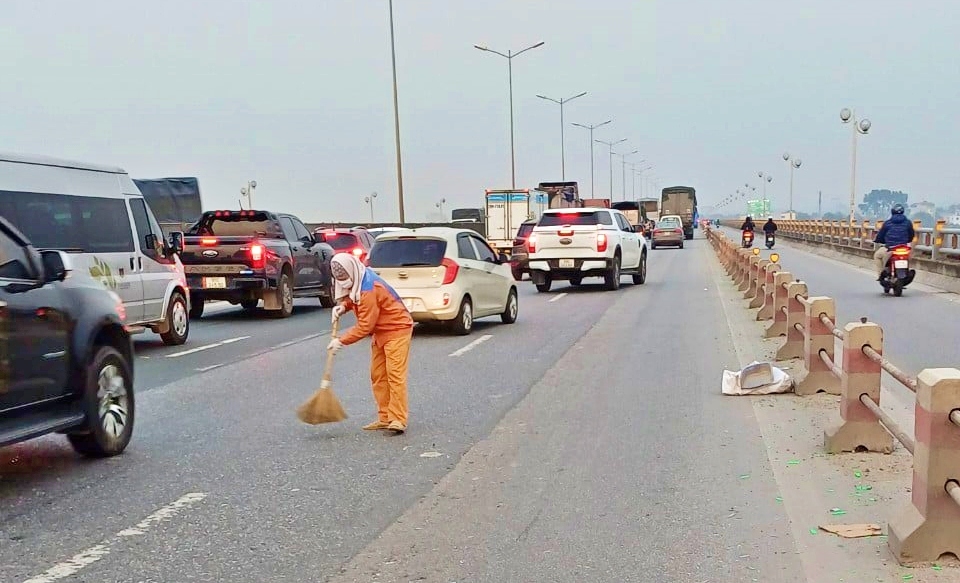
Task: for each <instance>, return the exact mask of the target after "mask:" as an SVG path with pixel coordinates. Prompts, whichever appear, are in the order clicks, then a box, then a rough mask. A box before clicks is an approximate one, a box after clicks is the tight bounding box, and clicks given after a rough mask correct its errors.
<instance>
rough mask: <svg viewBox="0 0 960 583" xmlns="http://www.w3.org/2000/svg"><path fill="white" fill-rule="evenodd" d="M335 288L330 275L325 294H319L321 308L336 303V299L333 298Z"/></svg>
mask: <svg viewBox="0 0 960 583" xmlns="http://www.w3.org/2000/svg"><path fill="white" fill-rule="evenodd" d="M336 291H337V288H336V285H335V284H334V283H333V276H332V275H331V276H330V284H329V285H327V295H326V296H320V307H321V308H332V307H334V306H335V305H337V300H335V299H333V296H334V294H335V293H336Z"/></svg>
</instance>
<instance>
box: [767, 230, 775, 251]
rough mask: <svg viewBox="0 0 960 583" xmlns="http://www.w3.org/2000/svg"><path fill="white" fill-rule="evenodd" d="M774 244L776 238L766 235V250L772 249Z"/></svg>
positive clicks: (771, 234) (770, 234)
mask: <svg viewBox="0 0 960 583" xmlns="http://www.w3.org/2000/svg"><path fill="white" fill-rule="evenodd" d="M776 243H777V241H776V236H774V234H773V233H767V249H773V246H774V245H775V244H776Z"/></svg>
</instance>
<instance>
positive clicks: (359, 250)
mask: <svg viewBox="0 0 960 583" xmlns="http://www.w3.org/2000/svg"><path fill="white" fill-rule="evenodd" d="M351 253H353V256H354V257H357V258H360V257H363V247H354V248H353V251H351Z"/></svg>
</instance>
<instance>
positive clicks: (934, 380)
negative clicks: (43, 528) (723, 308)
mask: <svg viewBox="0 0 960 583" xmlns="http://www.w3.org/2000/svg"><path fill="white" fill-rule="evenodd" d="M737 226H739V225H737ZM706 234H707V238H708V239H709V241H710V243H711V245H712V246H713V248H714V250H715V251H716V253H717V255H718V257H719V259H720V261H721V263H722V264H723V266H724V267H725V269H726V271H727V273H728V274H730V276H731V278H732V279H733V283H734V285H736V286H737V288H738V289H739V290H740V291H742V292H744V299H746V300H749V303H748V304H747V305H748V308H755V309H758V312H757V320H759V321H765V322H769V324H768V326H767V327H766V329H765V336H766V337H767V338H778V337H783V338H784V343H783V345H782V346H781V347H780V348H779V350H778V351H777V355H776V358H777V360H790V359H802V362H803V367H802V370H801V371H800V373H799V374H798V375H797V377H796V379H795V389H794V390H795V391H796V393H797V395H812V394H815V393H819V392H825V393H829V394H832V395H838V396H839V397H840V410H839V419H838V420H837V422H836V423H835V425H834V426H832V427H829V428H827V429H826V430H825V431H824V449H825V450H826V451H827V452H828V453H833V454H842V453H845V452H879V453H891V452H892V451H893V447H894V442H893V440H894V439H896V440H897V441H899V442H900V443H901V444H903V446H904V448H905V449H907V450H908V451H909V452H910V453H911V454H913V487H912V490H911V492H912V494H911V496H912V498H911V501H910V503H909V504H907V505H906V507H905V508H904V509H903V510H902V511H901V512H900V513H899V514H898V515H897V516H896V517H894V518H893V520H891V521H890V523H889V528H888V535H889V538H888V544H889V547H890V550H891V551H892V552H893V554H894V556H895V557H896V558H897V561H898V562H899V563H900V564H901V565H914V564H918V563H931V562H935V561H937V560H939V559H940V558H941V557H942V556H943V555H944V554H953V555H955V556H958V557H960V370H958V369H956V368H928V369H924V370H923V371H921V372H920V374H918V375H917V376H916V377H913V376H910V375H909V374H907V373H905V372H903V371H902V370H900V369H899V368H898V367H896V366H895V365H894V364H893V363H892V362H891V361H890V360H888V359H887V358H886V357H885V356H884V353H883V330H882V329H881V327H880V326H879V325H877V324H876V323H873V322H870V321H869V320H868V319H867V318H861V319H860V320H859V321H857V322H851V323H848V324H845V325H843V326H842V327H840V324H839V323H837V318H836V305H835V302H834V300H833V298H830V297H826V296H810V295H809V293H808V290H807V286H806V284H805V283H804V282H802V281H801V280H799V279H796V278H795V277H794V275H793V274H792V273H789V272H786V271H783V270H782V268H781V266H780V264H779V256H778V255H777V254H776V253H772V254H771V255H770V258H769V259H764V258H761V257H760V250H759V249H753V250H749V249H743V248H741V246H740V244H739V241H731V240H730V239H729V238H728V237H727V236H726V235H724V234H723V233H722V232H720V231H718V230H716V229H711V228H709V227H707V229H706ZM837 340H839V341H840V342H841V343H842V351H843V356H842V358H841V359H840V365H839V366H838V365H837V364H836V363H837V359H836V355H835V345H836V341H837ZM884 372H886V373H888V374H889V375H890V376H891V377H893V378H894V379H896V380H897V381H898V382H899V383H901V384H903V385H904V386H905V387H906V388H907V389H909V390H910V391H912V392H913V393H915V395H916V406H915V411H916V419H915V422H914V434H913V435H909V434H907V433H906V432H904V431H903V429H902V428H901V427H900V426H899V425H898V424H897V423H896V422H895V421H894V420H893V419H892V418H891V416H890V415H888V414H887V413H886V412H885V411H884V410H883V409H882V408H881V403H880V393H881V385H880V382H881V375H882V373H884Z"/></svg>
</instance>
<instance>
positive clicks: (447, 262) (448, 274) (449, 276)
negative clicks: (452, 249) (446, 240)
mask: <svg viewBox="0 0 960 583" xmlns="http://www.w3.org/2000/svg"><path fill="white" fill-rule="evenodd" d="M440 265H442V266H443V267H444V268H445V271H444V272H443V285H448V284H451V283H453V282H454V280H456V279H457V274H458V273H460V266H459V265H457V262H456V261H454V260H452V259H448V258H446V257H444V258H443V261H441V262H440Z"/></svg>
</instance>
